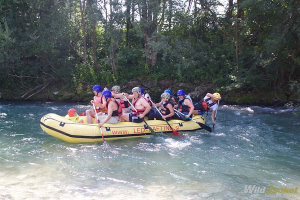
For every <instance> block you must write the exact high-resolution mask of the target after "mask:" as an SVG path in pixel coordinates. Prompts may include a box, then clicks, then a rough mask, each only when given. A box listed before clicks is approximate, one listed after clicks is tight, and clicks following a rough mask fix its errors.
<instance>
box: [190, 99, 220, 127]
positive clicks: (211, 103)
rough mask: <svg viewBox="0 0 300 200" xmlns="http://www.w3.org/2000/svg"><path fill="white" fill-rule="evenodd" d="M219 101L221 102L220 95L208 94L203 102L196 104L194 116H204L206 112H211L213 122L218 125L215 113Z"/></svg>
mask: <svg viewBox="0 0 300 200" xmlns="http://www.w3.org/2000/svg"><path fill="white" fill-rule="evenodd" d="M219 100H221V95H220V93H213V94H211V93H207V94H206V95H205V97H204V98H203V100H201V101H200V102H199V103H196V104H195V110H194V112H193V114H197V115H203V114H204V113H205V112H208V111H209V110H211V120H212V122H213V124H216V118H215V113H216V111H217V110H218V107H219V104H218V101H219Z"/></svg>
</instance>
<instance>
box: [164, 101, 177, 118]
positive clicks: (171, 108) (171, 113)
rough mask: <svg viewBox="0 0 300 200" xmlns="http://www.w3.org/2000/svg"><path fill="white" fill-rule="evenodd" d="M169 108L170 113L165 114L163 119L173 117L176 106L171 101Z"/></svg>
mask: <svg viewBox="0 0 300 200" xmlns="http://www.w3.org/2000/svg"><path fill="white" fill-rule="evenodd" d="M167 108H168V109H169V110H170V114H168V115H165V116H163V117H162V118H163V119H166V118H168V117H172V116H173V115H174V114H175V113H174V108H173V106H172V105H171V104H170V103H169V104H168V105H167Z"/></svg>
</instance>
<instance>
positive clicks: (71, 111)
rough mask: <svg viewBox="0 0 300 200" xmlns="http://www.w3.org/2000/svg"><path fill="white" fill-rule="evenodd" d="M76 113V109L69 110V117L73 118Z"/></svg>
mask: <svg viewBox="0 0 300 200" xmlns="http://www.w3.org/2000/svg"><path fill="white" fill-rule="evenodd" d="M75 113H76V110H75V108H71V109H69V110H68V115H69V117H73V116H74V114H75Z"/></svg>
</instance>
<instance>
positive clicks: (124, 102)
mask: <svg viewBox="0 0 300 200" xmlns="http://www.w3.org/2000/svg"><path fill="white" fill-rule="evenodd" d="M115 99H116V100H117V101H118V102H120V104H121V106H122V108H128V107H129V103H128V101H124V100H121V99H119V98H115Z"/></svg>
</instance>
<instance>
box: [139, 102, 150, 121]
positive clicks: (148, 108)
mask: <svg viewBox="0 0 300 200" xmlns="http://www.w3.org/2000/svg"><path fill="white" fill-rule="evenodd" d="M141 104H142V105H143V106H144V107H145V108H146V110H145V111H144V112H143V114H140V115H139V118H143V117H145V115H147V113H148V112H149V111H150V110H151V107H150V105H149V104H148V102H147V101H146V100H145V99H141Z"/></svg>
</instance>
